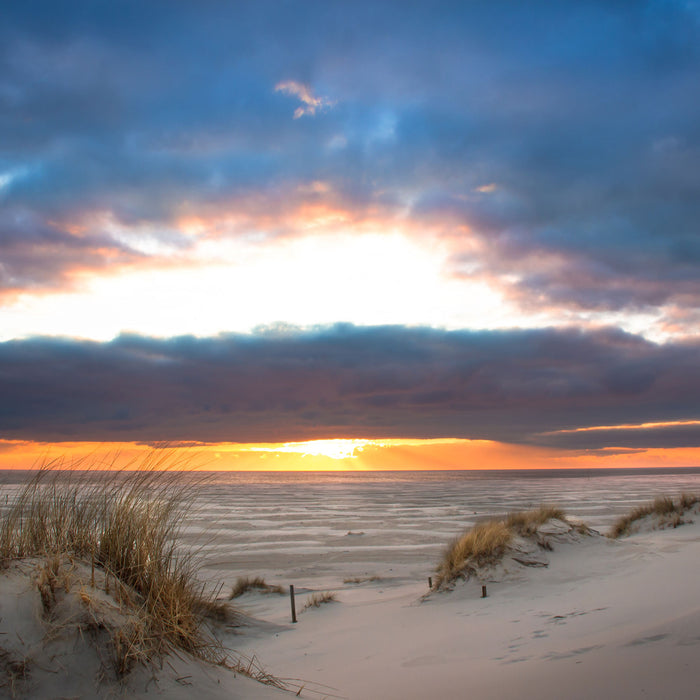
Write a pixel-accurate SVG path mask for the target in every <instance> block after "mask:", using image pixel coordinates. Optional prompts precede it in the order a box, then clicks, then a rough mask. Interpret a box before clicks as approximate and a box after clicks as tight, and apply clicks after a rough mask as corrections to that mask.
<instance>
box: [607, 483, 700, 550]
mask: <svg viewBox="0 0 700 700" xmlns="http://www.w3.org/2000/svg"><path fill="white" fill-rule="evenodd" d="M698 503H700V496H699V495H697V494H693V493H683V494H681V495H680V496H679V497H678V499H677V500H675V501H674V500H673V499H672V498H669V497H668V496H657V497H656V498H655V499H654V500H653V501H652V502H651V503H646V504H644V505H641V506H638V507H637V508H635V509H634V510H632V511H630V512H629V513H627V514H626V515H623V516H622V517H620V518H618V519H617V520H616V521H615V522H614V523H613V525H612V527H611V528H610V532H609V533H608V537H610V538H613V539H617V538H618V537H623V536H624V535H629V534H631V532H632V531H633V529H634V526H635V524H636V523H638V522H639V521H640V520H643V519H644V518H647V517H649V516H656V522H655V526H656V527H669V526H670V527H677V526H678V525H681V524H682V523H683V522H684V521H683V516H684V514H685V513H686V511H688V510H690V509H691V508H693V507H694V506H695V505H696V504H698Z"/></svg>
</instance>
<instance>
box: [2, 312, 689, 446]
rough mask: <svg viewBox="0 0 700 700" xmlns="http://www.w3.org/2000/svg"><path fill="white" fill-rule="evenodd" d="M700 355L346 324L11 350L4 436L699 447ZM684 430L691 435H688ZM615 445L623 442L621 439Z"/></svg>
mask: <svg viewBox="0 0 700 700" xmlns="http://www.w3.org/2000/svg"><path fill="white" fill-rule="evenodd" d="M699 349H700V348H699V347H698V343H690V342H686V343H677V344H667V345H663V346H660V345H655V344H653V343H649V342H647V341H644V340H642V339H641V338H638V337H635V336H631V335H628V334H624V333H621V332H619V331H615V330H612V329H607V330H599V331H596V332H587V333H585V332H582V331H576V330H572V329H569V330H558V331H557V330H534V331H500V332H467V331H452V332H447V331H439V330H434V329H428V328H404V327H392V326H387V327H355V326H347V325H339V326H332V327H324V328H317V329H315V330H311V331H299V330H293V329H289V328H286V329H284V330H283V331H282V332H275V331H274V330H272V331H270V332H267V333H259V334H254V335H222V336H218V337H212V338H194V337H187V336H183V337H179V338H172V339H169V340H158V339H153V338H147V337H141V336H133V335H132V336H129V335H126V336H121V337H119V338H117V339H115V340H114V341H111V342H108V343H94V342H81V341H72V340H58V339H48V338H35V339H28V340H22V341H9V342H6V343H2V344H0V367H1V368H2V373H1V374H0V397H2V398H1V399H0V435H1V436H2V437H3V438H4V439H25V440H49V441H61V440H106V441H145V442H157V441H167V440H173V441H196V442H219V441H226V442H287V441H301V440H308V439H321V438H337V437H343V438H361V439H369V438H399V437H410V438H437V437H456V438H472V439H489V440H497V441H504V442H511V443H521V444H525V443H526V444H534V445H553V444H555V443H556V445H557V446H558V447H567V446H571V447H576V448H580V447H582V446H585V447H587V448H595V447H601V446H607V445H613V446H617V447H619V446H626V447H628V446H629V447H644V446H645V445H646V444H647V443H648V444H650V445H659V444H662V443H663V444H665V445H666V446H668V445H670V444H673V443H674V440H676V439H678V440H680V444H683V445H690V444H694V442H695V441H698V442H700V440H698V438H699V437H700V433H698V431H697V426H686V427H683V426H680V427H678V429H676V428H672V427H669V428H668V430H666V429H664V430H661V431H659V430H654V429H649V430H637V431H632V430H630V431H626V432H625V431H622V432H620V431H609V433H608V432H606V431H588V432H564V433H561V434H558V435H557V434H554V435H553V434H552V431H561V430H563V431H570V430H571V429H572V428H580V427H586V426H600V425H619V424H623V423H631V422H633V423H645V422H650V421H678V420H689V419H697V395H698V391H700V371H699V370H698V365H697V354H698V350H699ZM679 430H680V432H679ZM613 433H614V434H613Z"/></svg>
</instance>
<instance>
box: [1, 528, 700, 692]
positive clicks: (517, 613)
mask: <svg viewBox="0 0 700 700" xmlns="http://www.w3.org/2000/svg"><path fill="white" fill-rule="evenodd" d="M696 520H698V521H700V518H698V517H696ZM548 556H549V560H550V563H549V566H548V567H547V568H529V567H521V566H512V565H509V566H508V571H507V572H506V575H505V576H504V575H502V572H501V573H500V574H498V576H497V578H498V579H500V580H498V581H489V582H488V584H487V585H488V593H489V596H488V597H487V598H485V599H482V598H481V597H480V593H481V582H479V581H471V582H468V583H465V584H459V585H457V587H456V588H455V590H454V591H452V592H445V593H434V594H431V595H430V596H428V597H427V598H424V595H425V593H426V592H427V585H426V582H424V581H420V582H415V583H406V581H405V579H389V580H385V581H378V582H365V583H360V584H343V583H342V580H338V582H337V583H338V585H337V586H335V590H336V591H337V594H338V598H339V601H338V602H336V603H330V604H327V605H324V606H322V607H320V608H318V609H316V608H312V609H309V610H306V611H304V612H302V613H300V614H299V622H298V624H296V625H292V624H290V620H289V603H288V598H287V597H286V596H271V595H260V594H247V595H246V596H244V597H243V598H242V599H239V600H240V601H241V605H242V606H243V607H244V608H245V609H246V610H247V612H248V613H249V614H250V616H251V617H250V618H249V619H248V621H247V624H246V625H245V626H244V627H242V628H238V629H236V630H232V629H228V630H222V634H223V641H224V642H225V644H226V645H227V646H228V647H230V648H233V649H236V650H238V651H240V652H242V653H245V654H247V655H248V656H252V655H256V656H257V657H258V658H259V659H261V660H262V661H263V662H264V664H265V666H266V668H267V669H268V670H269V671H270V672H272V673H274V674H275V675H277V676H281V677H289V678H302V679H307V681H308V683H306V684H305V688H304V690H303V692H302V697H307V698H319V697H346V698H353V699H354V700H375V699H376V700H384V699H386V700H392V699H396V700H398V699H401V700H411V699H412V698H416V699H418V698H429V697H435V698H462V697H464V698H467V697H468V698H476V699H490V698H493V699H494V700H495V699H499V700H508V699H510V698H513V699H515V698H519V699H521V698H525V699H527V698H533V699H534V698H543V699H545V700H546V699H549V698H551V699H554V698H557V699H560V698H572V699H578V698H597V699H600V698H602V699H605V698H638V697H649V698H675V697H688V698H690V697H695V696H696V695H697V688H698V685H699V681H700V670H699V667H698V658H700V657H699V656H698V654H699V652H700V597H698V594H697V591H698V583H699V582H700V576H699V574H700V522H696V523H694V524H689V525H684V526H682V527H679V528H677V529H671V530H665V531H655V532H642V533H639V534H636V535H634V536H632V537H630V538H627V539H624V540H622V541H620V542H612V541H609V540H607V539H605V538H602V537H597V538H596V537H591V538H584V540H583V541H582V542H579V543H575V544H557V545H555V551H553V552H551V553H549V554H548ZM36 575H37V562H36V561H34V562H31V561H27V562H21V563H15V564H13V565H11V566H10V568H9V569H7V570H5V571H4V572H2V574H0V593H1V594H0V650H1V651H0V670H1V671H2V673H3V674H4V675H2V676H0V682H3V683H4V685H3V686H2V687H1V688H0V696H11V690H12V683H11V682H10V681H11V679H12V676H13V675H15V676H17V675H18V671H19V670H21V664H23V663H25V662H26V663H27V664H28V669H29V674H28V676H27V678H26V679H25V680H20V679H17V680H16V682H15V684H14V688H15V691H16V693H17V695H18V696H19V697H31V698H78V697H80V698H92V697H119V696H124V697H133V698H146V697H149V698H150V697H154V696H162V697H167V698H175V699H176V700H177V699H179V698H182V699H183V700H184V699H185V698H192V697H199V698H214V699H217V698H222V699H223V698H227V699H228V700H230V699H232V698H233V699H235V698H242V699H243V698H244V699H250V700H271V699H272V698H281V697H293V695H290V694H285V693H282V692H280V691H277V690H275V689H273V688H269V687H266V686H263V685H260V684H258V683H256V682H254V681H251V680H250V679H247V678H243V677H241V676H240V675H239V676H235V675H234V674H233V673H232V672H230V671H227V670H225V669H222V668H216V667H211V666H207V665H205V664H202V663H201V662H196V661H193V660H192V659H188V658H186V657H185V658H181V659H178V658H172V657H171V658H170V659H168V660H167V661H166V662H165V663H164V665H163V667H162V668H161V669H159V670H157V671H155V672H154V671H147V670H145V669H137V670H136V671H135V672H134V673H132V675H131V676H130V677H129V680H128V682H127V683H125V684H121V685H120V684H119V683H117V682H116V681H115V679H114V676H113V675H111V672H110V670H109V669H110V665H109V650H108V648H107V646H106V645H105V640H106V637H105V635H103V633H102V631H101V630H100V627H99V625H97V626H96V628H95V629H92V631H90V627H89V625H88V626H87V627H86V626H85V625H84V624H83V623H85V621H86V617H85V616H86V605H85V601H84V598H81V596H80V590H81V588H80V586H74V587H73V588H72V589H71V592H70V593H69V594H64V593H61V594H60V595H58V596H57V602H56V603H55V604H54V605H52V608H51V614H50V615H49V616H48V617H47V615H46V611H45V609H44V606H43V605H42V602H41V597H40V595H39V593H38V591H37V587H36V584H35V583H33V581H35V580H36ZM85 575H86V574H85V572H83V577H84V576H85ZM308 592H309V591H304V590H301V591H299V599H298V604H299V609H301V607H302V605H303V601H304V599H305V597H306V595H307V594H308ZM88 593H90V592H89V591H88ZM90 596H91V599H93V603H92V605H93V608H89V610H93V611H94V610H96V611H97V613H96V616H97V617H98V618H100V619H102V620H105V619H107V618H109V616H110V615H112V616H116V617H113V618H109V619H112V621H113V622H114V623H115V624H117V623H118V624H121V623H123V619H122V618H119V617H118V615H119V613H118V607H119V606H118V604H117V603H116V602H115V601H114V599H109V597H106V596H103V595H102V594H101V593H100V594H99V595H98V594H95V593H90ZM100 616H102V617H100ZM105 616H107V617H105ZM108 621H109V620H108ZM17 664H20V666H17Z"/></svg>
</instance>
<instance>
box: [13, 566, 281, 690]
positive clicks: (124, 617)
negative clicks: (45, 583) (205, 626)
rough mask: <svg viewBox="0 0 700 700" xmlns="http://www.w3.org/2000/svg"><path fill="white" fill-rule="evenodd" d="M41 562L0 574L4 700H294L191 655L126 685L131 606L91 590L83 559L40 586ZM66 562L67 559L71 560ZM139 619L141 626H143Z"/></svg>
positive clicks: (140, 670) (139, 672) (141, 672)
mask: <svg viewBox="0 0 700 700" xmlns="http://www.w3.org/2000/svg"><path fill="white" fill-rule="evenodd" d="M45 563H46V562H45V560H42V559H40V558H37V559H27V560H22V561H16V562H12V563H11V564H10V565H9V567H8V568H7V569H5V570H3V571H0V697H18V698H37V699H43V698H56V699H58V698H71V699H73V698H114V697H129V698H142V697H143V698H145V697H148V698H151V697H154V696H157V695H161V696H163V697H167V698H173V699H174V700H180V699H181V700H185V699H186V698H191V697H192V695H193V689H195V688H196V692H197V694H198V695H199V697H202V698H212V699H219V698H220V699H221V700H224V699H226V700H235V699H236V698H240V699H241V700H243V699H245V700H248V699H250V700H271V699H272V698H280V697H287V694H286V693H281V692H279V691H276V690H275V689H273V688H270V687H267V686H264V685H262V684H260V683H257V682H255V681H253V680H250V679H249V678H245V677H243V676H241V675H240V674H238V675H236V674H234V673H232V672H231V671H229V670H227V669H224V668H220V667H215V666H210V665H207V664H204V663H201V662H199V661H196V660H194V659H192V658H190V657H187V656H186V655H183V656H182V657H181V658H177V657H174V656H170V657H169V658H167V659H166V660H165V661H164V663H163V665H162V667H161V668H157V669H146V668H144V667H142V666H136V668H135V670H134V671H133V672H132V673H131V674H130V675H129V676H127V679H126V681H125V682H120V681H119V680H118V678H117V674H116V671H115V661H114V659H115V654H114V647H113V639H114V632H115V630H118V629H120V628H122V629H126V627H127V626H128V625H129V624H130V623H132V622H135V621H136V620H135V616H134V615H133V614H132V613H131V612H129V608H128V606H122V605H120V603H119V601H118V600H116V599H115V597H114V594H113V591H114V585H112V594H111V595H108V594H106V593H105V592H104V590H101V589H103V588H104V577H103V576H101V574H100V572H97V577H96V578H97V584H98V585H97V586H95V587H92V586H91V585H90V576H91V574H90V570H89V567H85V566H84V565H81V564H79V563H77V562H67V566H65V567H62V570H61V574H60V575H59V577H58V581H56V582H55V583H56V584H57V585H56V586H55V590H54V591H53V592H51V591H50V590H49V588H47V587H44V597H45V600H44V601H42V595H41V592H40V585H41V583H42V576H44V572H45V571H46V567H45ZM64 563H66V562H64ZM136 622H137V621H136Z"/></svg>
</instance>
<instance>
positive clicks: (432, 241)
mask: <svg viewBox="0 0 700 700" xmlns="http://www.w3.org/2000/svg"><path fill="white" fill-rule="evenodd" d="M699 78H700V2H695V1H690V0H688V1H683V2H682V1H672V0H664V1H654V2H642V1H638V2H624V1H620V2H616V1H615V2H613V1H610V0H605V1H600V2H593V1H590V2H589V1H584V0H580V1H579V0H573V1H572V2H567V3H551V2H528V3H521V2H503V1H500V0H493V1H490V2H467V3H465V2H412V1H410V0H403V1H401V2H390V1H385V2H377V1H376V0H375V1H374V2H363V1H361V0H354V1H353V2H344V1H338V2H330V3H329V2H315V1H313V0H308V1H305V2H299V1H288V2H285V1H283V0H275V1H274V2H273V1H267V0H259V1H258V2H255V3H243V2H223V1H221V2H219V1H217V0H207V1H205V2H186V1H184V0H169V1H168V2H165V1H159V0H152V1H150V2H148V3H143V2H130V1H128V0H127V1H123V2H118V3H115V2H106V1H103V0H85V2H78V1H74V0H67V1H66V2H62V3H55V2H35V1H32V0H26V1H25V2H22V3H6V7H4V8H3V21H2V23H1V24H0V468H7V467H12V466H22V467H26V466H28V465H31V464H35V463H37V461H41V460H42V459H43V460H46V459H47V458H48V459H53V458H56V457H58V456H60V455H66V456H78V455H85V454H88V455H95V454H97V453H98V452H99V453H106V452H107V451H109V452H111V453H112V454H114V452H115V451H118V452H119V453H120V454H122V455H137V454H140V453H142V452H143V451H144V450H148V449H153V448H156V449H162V448H163V447H164V446H166V445H167V446H168V447H169V448H170V449H171V450H173V449H174V450H183V451H187V450H189V451H192V452H193V453H194V452H196V453H197V454H198V455H203V459H204V461H205V462H206V464H207V465H209V467H210V468H217V469H218V468H220V469H377V468H385V469H398V468H407V469H411V468H432V469H434V468H450V469H452V468H517V467H526V468H547V467H586V468H587V467H599V466H630V467H632V466H690V465H700V398H698V397H700V362H698V357H699V354H698V351H699V350H700V224H699V223H698V222H699V221H700V178H698V175H697V173H698V172H700V91H699V90H698V79H699Z"/></svg>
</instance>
